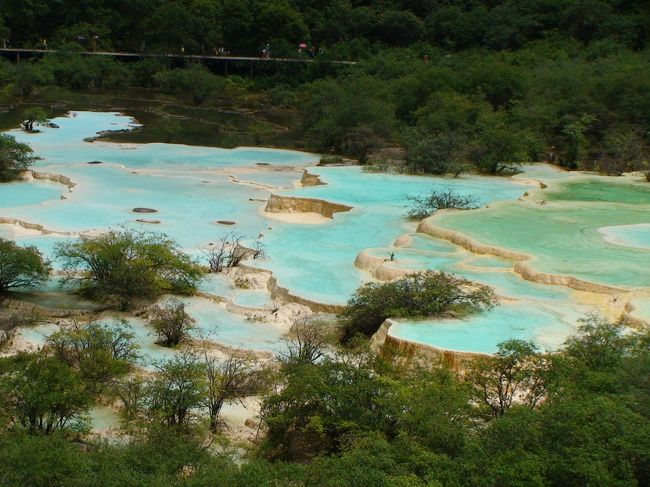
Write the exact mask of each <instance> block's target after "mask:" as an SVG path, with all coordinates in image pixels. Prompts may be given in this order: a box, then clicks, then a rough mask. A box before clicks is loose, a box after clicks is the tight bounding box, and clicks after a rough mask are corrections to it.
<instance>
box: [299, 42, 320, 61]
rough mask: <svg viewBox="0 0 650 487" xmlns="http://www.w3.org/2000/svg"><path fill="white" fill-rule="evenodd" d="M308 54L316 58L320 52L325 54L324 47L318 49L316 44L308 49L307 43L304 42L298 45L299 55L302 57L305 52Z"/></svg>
mask: <svg viewBox="0 0 650 487" xmlns="http://www.w3.org/2000/svg"><path fill="white" fill-rule="evenodd" d="M305 53H306V54H307V56H309V57H310V58H312V59H314V58H315V57H316V55H318V54H323V48H322V47H319V48H318V50H317V49H316V46H314V45H312V46H311V47H310V48H309V49H307V44H305V43H302V44H299V45H298V56H300V57H302V56H303V55H304V54H305Z"/></svg>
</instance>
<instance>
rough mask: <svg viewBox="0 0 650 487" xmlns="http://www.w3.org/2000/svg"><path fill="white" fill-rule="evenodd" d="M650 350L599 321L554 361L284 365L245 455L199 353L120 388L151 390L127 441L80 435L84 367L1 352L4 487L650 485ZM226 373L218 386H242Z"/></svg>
mask: <svg viewBox="0 0 650 487" xmlns="http://www.w3.org/2000/svg"><path fill="white" fill-rule="evenodd" d="M306 342H310V343H312V344H313V343H314V342H313V341H312V340H311V339H308V338H306V337H303V340H302V343H303V344H305V343H306ZM648 343H650V338H649V336H648V334H647V332H645V333H630V332H625V331H624V329H623V328H622V324H620V323H608V322H606V321H603V320H601V319H599V318H595V317H588V318H587V319H586V320H585V322H584V325H583V327H582V328H581V330H580V333H579V335H577V336H576V337H573V338H571V339H569V340H568V341H567V343H566V344H565V346H564V348H563V349H562V350H561V351H559V352H556V353H552V354H549V353H545V352H540V351H539V350H538V349H536V348H535V347H534V346H532V345H531V344H530V343H527V342H521V341H516V340H515V341H509V342H506V343H504V344H503V345H502V346H501V348H500V350H499V352H498V353H497V354H496V355H494V356H493V357H487V356H486V357H481V358H479V359H477V360H473V361H470V362H468V363H466V364H465V366H466V373H465V374H462V375H457V374H455V373H453V372H451V371H450V370H449V369H447V368H446V367H445V366H444V365H443V364H432V363H428V364H427V365H426V366H424V364H422V363H418V362H414V361H410V362H408V361H407V362H402V363H401V365H400V366H399V367H398V366H395V365H394V364H393V363H391V362H387V361H386V360H384V359H382V358H380V357H377V356H374V355H372V354H369V353H368V352H365V351H346V352H338V353H327V354H326V355H325V356H321V357H320V358H317V359H316V360H313V361H310V360H297V361H295V362H293V363H292V364H291V365H287V364H286V361H283V363H282V364H280V366H279V367H278V368H277V369H276V372H275V373H273V374H266V375H265V379H264V381H265V382H266V383H267V386H268V388H267V392H266V393H265V394H264V400H263V404H262V426H263V429H265V430H267V431H268V435H267V436H266V439H265V440H264V442H263V443H262V444H261V445H259V446H253V447H251V448H253V452H252V453H253V454H252V455H250V456H248V457H247V458H245V459H242V457H241V454H234V453H233V454H231V450H230V449H229V448H228V447H225V449H224V447H219V448H217V449H216V450H215V449H214V448H212V447H210V446H209V444H210V443H209V441H208V440H206V438H208V437H209V435H210V433H209V427H208V425H207V424H203V423H202V422H201V418H202V417H203V416H202V413H204V412H205V413H206V414H207V413H208V409H206V408H205V405H206V404H208V403H206V402H205V398H207V397H208V396H210V397H215V398H217V397H218V396H219V394H217V395H216V396H211V395H209V394H208V393H207V392H206V391H207V388H206V384H208V382H207V380H206V375H205V370H206V369H205V368H204V367H205V366H204V361H203V360H202V359H200V358H198V357H196V356H191V355H187V354H181V355H179V356H177V357H176V358H174V359H171V360H169V361H167V362H163V363H160V364H158V367H157V371H156V372H155V373H153V374H147V376H146V377H145V378H144V379H134V378H133V376H131V377H129V378H126V379H123V378H122V379H118V383H119V384H118V385H119V386H120V387H123V388H127V387H130V388H131V389H132V390H134V389H136V390H138V391H140V392H139V393H138V394H139V395H138V394H134V395H132V396H133V397H136V396H137V397H139V400H138V401H139V402H138V404H139V408H140V409H139V411H140V415H139V416H138V415H136V416H133V417H131V419H130V420H129V423H130V424H132V425H138V427H137V428H135V429H132V430H130V431H131V432H132V433H131V436H130V437H128V438H125V439H124V440H123V441H119V442H105V441H97V440H92V439H90V438H88V437H86V439H85V440H84V441H83V442H79V441H76V439H77V438H79V435H80V434H83V433H80V432H83V428H84V426H83V421H81V420H82V418H83V413H84V412H85V411H86V410H87V409H88V407H89V405H90V404H91V403H92V396H91V395H90V394H89V389H87V384H88V383H87V381H88V380H90V379H89V377H86V379H82V377H81V375H80V374H78V372H77V369H76V368H75V366H74V365H70V364H68V363H67V362H62V361H60V360H59V359H58V358H56V357H55V356H53V355H48V354H50V353H51V352H48V350H44V351H41V352H38V353H36V354H29V355H25V354H23V355H19V356H17V357H14V358H3V359H2V360H1V361H0V387H1V388H2V392H3V394H2V395H0V397H1V398H2V399H1V400H2V401H3V402H2V406H3V407H2V413H3V414H2V420H3V422H2V426H3V427H2V429H1V430H0V454H1V455H2V458H3V459H4V461H3V462H2V463H1V464H0V478H2V482H3V483H5V484H7V485H37V486H38V485H43V486H48V485H101V486H118V485H119V486H136V485H171V484H173V485H180V486H188V487H190V486H199V485H235V486H239V485H241V486H244V485H247V486H249V485H259V486H263V485H304V486H320V485H326V486H332V487H334V486H336V487H338V486H347V485H360V486H362V485H363V486H365V485H379V486H394V485H409V486H417V487H419V486H422V487H424V486H431V485H443V486H454V487H465V486H467V487H469V486H476V485H480V486H502V485H539V486H560V485H602V486H610V485H646V479H647V478H648V473H650V456H649V455H648V452H649V451H650V443H649V440H648V438H650V409H648V407H647V401H646V399H647V396H648V393H649V392H650V390H649V389H648V381H647V377H648V374H649V373H650V368H649V367H650V355H649V349H648ZM235 369H236V370H240V371H244V375H243V376H241V375H240V376H239V377H240V378H241V377H244V376H246V377H250V376H247V374H249V373H250V369H248V368H247V367H244V368H235ZM224 370H226V369H220V372H218V373H217V374H216V375H215V377H223V378H225V377H233V375H232V374H230V375H229V374H226V373H225V372H224ZM234 375H236V374H234ZM129 383H130V384H131V385H130V386H129ZM217 383H218V384H219V385H218V387H217V388H216V389H215V390H216V391H224V390H225V389H224V388H225V386H224V382H221V381H217V382H215V384H217ZM134 384H135V385H134ZM240 384H242V385H247V384H250V382H249V381H248V379H246V380H242V381H241V382H240ZM248 390H252V389H248ZM237 397H239V396H237ZM127 404H128V401H127V402H126V403H125V404H124V407H127ZM206 445H208V446H206ZM217 451H218V453H217Z"/></svg>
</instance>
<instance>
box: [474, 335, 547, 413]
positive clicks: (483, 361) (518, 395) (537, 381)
mask: <svg viewBox="0 0 650 487" xmlns="http://www.w3.org/2000/svg"><path fill="white" fill-rule="evenodd" d="M547 368H548V361H547V359H546V358H545V357H544V356H543V355H541V354H540V353H539V352H538V351H537V348H536V347H535V345H534V344H533V343H531V342H525V341H522V340H508V341H506V342H503V343H501V344H500V345H499V350H498V351H497V353H496V354H494V356H490V357H480V358H477V359H475V360H474V361H473V362H472V363H471V365H470V367H469V371H468V382H469V383H470V384H471V386H472V388H473V390H474V396H473V397H474V400H475V401H476V403H477V404H480V405H481V406H483V407H485V408H486V410H487V412H488V415H490V416H492V417H494V418H500V417H501V416H503V415H504V414H506V412H507V411H508V410H509V409H510V408H511V407H512V406H513V405H514V404H515V403H516V404H519V405H524V406H527V407H531V408H532V407H535V406H537V405H538V404H539V402H540V401H541V400H542V399H543V398H544V395H545V394H546V383H545V377H544V373H545V371H546V369H547Z"/></svg>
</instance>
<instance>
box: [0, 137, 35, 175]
mask: <svg viewBox="0 0 650 487" xmlns="http://www.w3.org/2000/svg"><path fill="white" fill-rule="evenodd" d="M35 160H36V158H35V157H34V156H33V155H32V149H31V147H29V146H28V145H27V144H23V143H21V142H16V139H15V138H14V137H12V136H11V135H6V134H0V182H6V181H11V180H13V179H16V178H17V177H18V176H19V175H20V173H21V172H22V171H24V170H26V169H28V168H29V166H31V165H32V164H33V163H34V161H35Z"/></svg>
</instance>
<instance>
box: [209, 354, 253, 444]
mask: <svg viewBox="0 0 650 487" xmlns="http://www.w3.org/2000/svg"><path fill="white" fill-rule="evenodd" d="M201 365H202V367H203V370H204V374H205V392H204V396H203V398H202V399H201V404H202V406H203V408H204V409H205V410H206V411H207V413H208V416H209V418H210V431H212V432H213V433H216V432H217V431H218V430H219V427H220V426H221V409H222V408H223V405H224V404H225V403H226V402H239V403H242V400H243V399H244V398H245V397H246V396H250V395H252V394H254V393H255V392H258V391H259V389H260V387H261V384H260V370H259V366H258V365H256V360H255V357H254V356H248V355H245V354H235V353H228V354H227V355H226V357H225V359H220V358H217V357H214V356H213V355H211V354H210V353H209V352H208V351H207V350H204V352H203V358H202V359H201ZM242 404H243V403H242Z"/></svg>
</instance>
